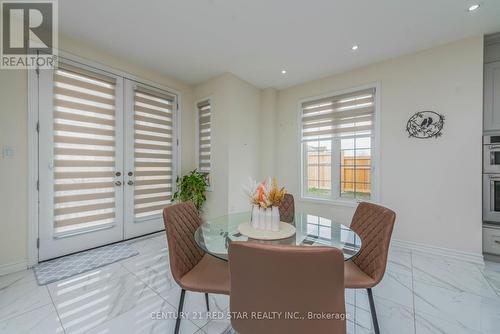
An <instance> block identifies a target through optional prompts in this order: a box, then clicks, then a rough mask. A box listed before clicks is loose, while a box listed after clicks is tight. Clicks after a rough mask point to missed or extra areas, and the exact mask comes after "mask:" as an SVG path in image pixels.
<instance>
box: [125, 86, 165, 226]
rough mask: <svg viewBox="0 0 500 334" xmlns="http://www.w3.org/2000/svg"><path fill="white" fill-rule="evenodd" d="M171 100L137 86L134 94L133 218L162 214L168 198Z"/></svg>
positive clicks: (163, 95) (146, 217) (145, 217)
mask: <svg viewBox="0 0 500 334" xmlns="http://www.w3.org/2000/svg"><path fill="white" fill-rule="evenodd" d="M173 102H174V97H173V96H170V95H168V94H161V93H157V92H156V91H149V90H147V89H144V88H141V87H138V88H136V90H135V91H134V169H135V171H134V173H135V188H134V216H135V218H136V220H137V219H148V218H150V217H153V216H155V217H156V216H158V215H159V214H161V213H162V211H163V209H164V208H165V206H166V205H167V204H169V203H170V201H171V198H172V174H173V157H172V155H173V151H172V143H173V140H172V138H173Z"/></svg>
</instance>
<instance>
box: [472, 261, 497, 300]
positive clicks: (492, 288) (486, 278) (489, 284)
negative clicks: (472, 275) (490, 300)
mask: <svg viewBox="0 0 500 334" xmlns="http://www.w3.org/2000/svg"><path fill="white" fill-rule="evenodd" d="M476 267H477V269H478V270H479V271H480V272H481V276H483V278H484V279H485V280H486V283H488V286H489V287H490V288H491V290H493V292H494V293H495V294H496V295H497V296H498V298H500V290H499V291H497V289H495V287H494V286H493V285H492V284H491V282H490V280H489V279H488V277H487V276H486V274H485V273H484V272H483V270H481V268H479V265H476Z"/></svg>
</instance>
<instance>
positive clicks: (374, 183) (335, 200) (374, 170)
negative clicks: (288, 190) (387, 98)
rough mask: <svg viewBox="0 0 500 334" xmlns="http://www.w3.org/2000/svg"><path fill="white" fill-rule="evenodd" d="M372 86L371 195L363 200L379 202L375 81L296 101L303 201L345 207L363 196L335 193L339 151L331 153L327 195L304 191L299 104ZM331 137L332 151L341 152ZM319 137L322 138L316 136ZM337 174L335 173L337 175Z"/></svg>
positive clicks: (377, 93)
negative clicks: (350, 196) (315, 194)
mask: <svg viewBox="0 0 500 334" xmlns="http://www.w3.org/2000/svg"><path fill="white" fill-rule="evenodd" d="M370 88H373V89H375V96H374V101H375V105H374V108H375V110H374V115H373V122H374V125H373V132H374V133H373V136H372V143H371V151H372V152H371V153H372V163H371V176H372V179H371V187H372V193H371V195H370V199H369V200H366V201H368V202H378V201H379V184H380V168H379V166H380V161H379V157H380V83H379V82H374V83H369V84H365V85H360V86H355V87H351V88H347V89H342V90H336V91H332V92H328V93H325V94H321V95H317V96H312V97H308V98H304V99H301V100H299V101H298V104H297V110H298V113H297V120H298V122H297V131H298V148H299V151H298V156H299V160H300V161H299V166H300V170H299V175H298V177H299V182H300V200H301V201H304V202H312V203H325V204H335V205H342V206H348V207H354V206H356V205H357V204H358V203H359V202H361V201H362V200H360V199H357V198H354V199H344V198H341V197H340V195H336V194H337V193H338V192H339V191H340V154H332V157H331V176H330V177H331V185H332V191H331V195H330V196H322V197H319V196H311V195H310V194H308V193H307V171H306V167H307V154H306V150H305V145H304V142H303V141H302V104H303V103H306V102H312V101H315V100H319V99H324V98H329V97H334V96H337V95H343V94H349V93H354V92H357V91H362V90H366V89H370ZM326 140H329V141H331V143H332V153H333V152H339V153H340V140H339V139H336V138H333V139H326ZM319 141H321V140H319ZM336 175H337V176H336Z"/></svg>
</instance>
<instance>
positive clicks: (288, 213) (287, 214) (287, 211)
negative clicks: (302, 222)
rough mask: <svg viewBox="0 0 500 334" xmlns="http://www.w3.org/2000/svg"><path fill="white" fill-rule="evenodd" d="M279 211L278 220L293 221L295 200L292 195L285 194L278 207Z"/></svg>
mask: <svg viewBox="0 0 500 334" xmlns="http://www.w3.org/2000/svg"><path fill="white" fill-rule="evenodd" d="M278 209H279V211H280V220H281V221H282V222H285V223H293V221H294V219H295V200H294V199H293V195H291V194H285V197H283V201H281V204H280V206H279V207H278Z"/></svg>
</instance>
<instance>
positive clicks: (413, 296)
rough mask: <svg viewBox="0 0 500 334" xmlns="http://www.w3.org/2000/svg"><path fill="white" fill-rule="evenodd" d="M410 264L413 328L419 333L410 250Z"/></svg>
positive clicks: (411, 253)
mask: <svg viewBox="0 0 500 334" xmlns="http://www.w3.org/2000/svg"><path fill="white" fill-rule="evenodd" d="M410 266H411V296H412V302H413V330H414V332H415V334H416V333H417V309H416V308H415V278H414V276H413V252H412V251H410Z"/></svg>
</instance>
